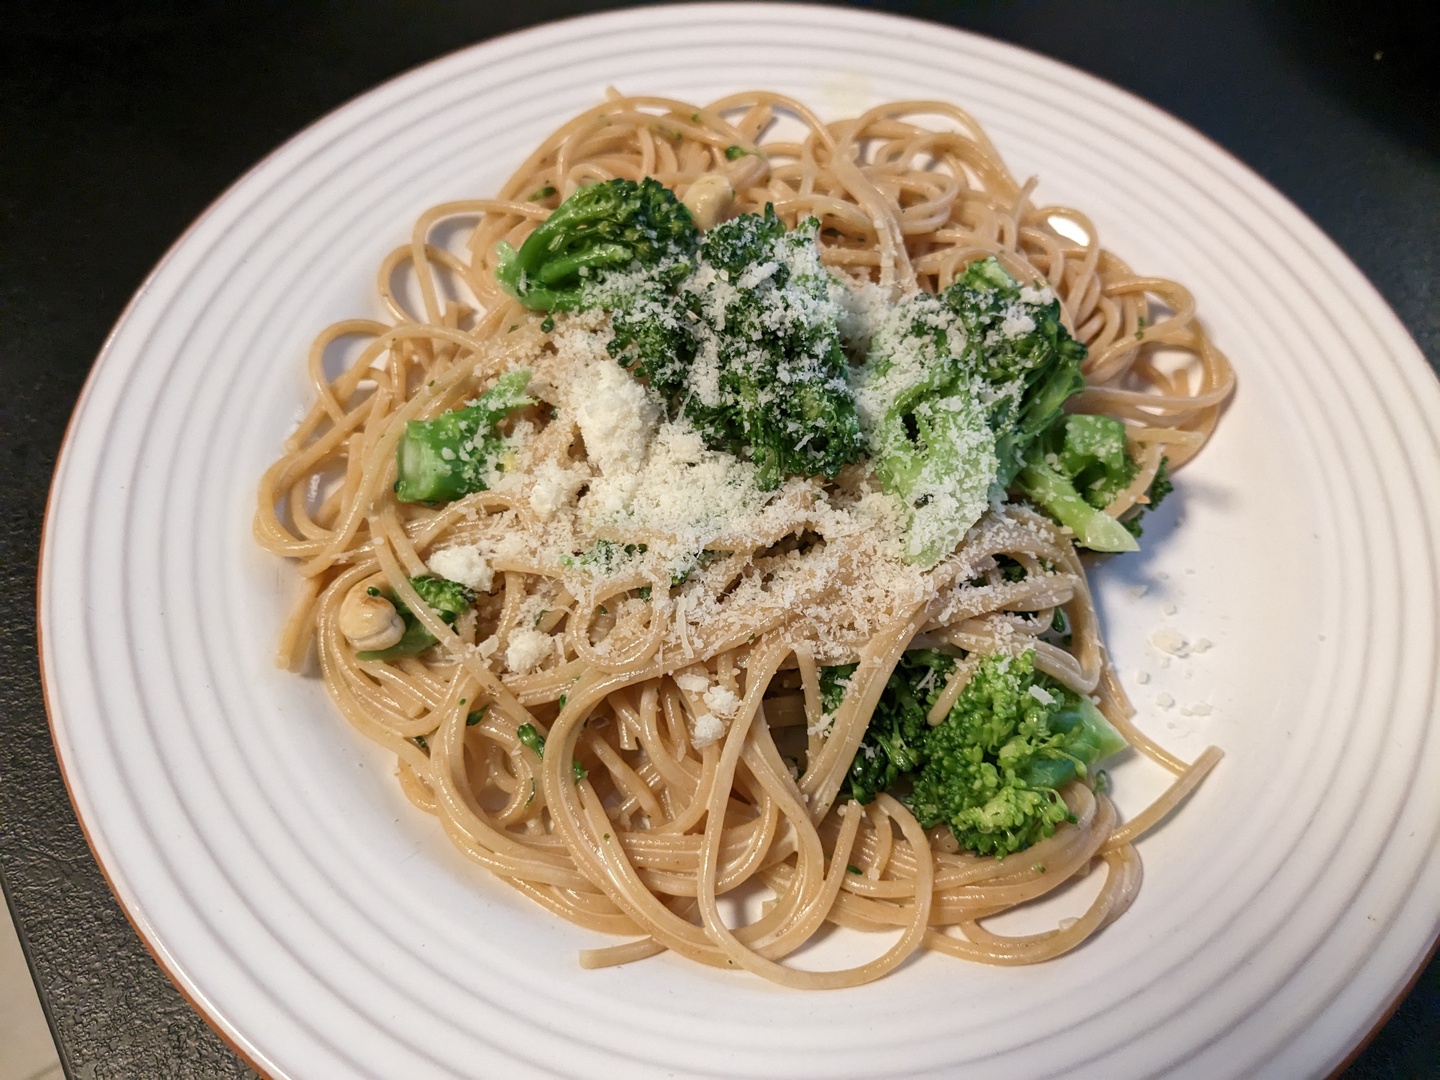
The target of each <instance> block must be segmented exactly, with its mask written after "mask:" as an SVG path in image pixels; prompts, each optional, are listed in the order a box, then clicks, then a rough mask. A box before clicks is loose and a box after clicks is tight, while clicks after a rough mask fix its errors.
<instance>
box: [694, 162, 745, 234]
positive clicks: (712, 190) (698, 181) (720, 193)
mask: <svg viewBox="0 0 1440 1080" xmlns="http://www.w3.org/2000/svg"><path fill="white" fill-rule="evenodd" d="M680 201H681V202H682V203H684V204H685V209H687V210H689V211H690V217H691V218H693V219H694V221H695V227H696V228H697V229H700V230H702V231H703V230H705V229H713V228H714V227H715V225H716V224H717V223H718V222H719V221H720V219H721V218H723V217H725V216H726V215H727V214H729V213H730V207H731V206H733V205H734V203H735V189H734V188H733V187H731V186H730V180H729V178H728V177H726V176H725V175H724V174H723V173H714V172H708V173H701V174H700V175H699V176H697V177H696V178H695V179H694V180H693V181H691V183H690V186H689V187H688V188H686V189H685V195H684V197H683V198H682V199H681V200H680Z"/></svg>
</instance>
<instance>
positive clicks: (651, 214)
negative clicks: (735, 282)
mask: <svg viewBox="0 0 1440 1080" xmlns="http://www.w3.org/2000/svg"><path fill="white" fill-rule="evenodd" d="M698 241H699V231H698V230H697V229H696V228H695V223H694V222H693V221H692V220H691V219H690V211H689V210H687V209H685V206H684V204H682V203H681V202H680V200H679V199H677V198H676V197H675V193H674V192H672V191H671V190H670V189H669V188H667V187H665V186H664V185H662V184H660V183H659V182H658V181H656V180H652V179H651V178H649V177H646V178H645V179H644V180H641V181H640V182H639V183H636V182H635V181H633V180H608V181H606V182H604V183H599V184H591V185H589V186H588V187H582V188H580V189H579V190H578V191H576V192H575V194H573V195H571V196H570V197H569V198H568V199H566V200H565V201H564V202H562V203H561V204H560V205H559V206H558V207H556V208H555V210H554V212H553V213H551V215H550V216H549V217H548V218H546V219H545V221H544V222H543V223H542V224H541V225H540V226H539V227H538V228H536V230H535V231H534V232H532V233H531V234H530V235H529V236H528V237H526V238H525V242H524V243H523V244H521V245H520V249H519V250H518V251H517V250H515V248H513V247H511V246H510V245H509V244H506V243H503V242H502V243H501V244H500V246H499V249H498V250H499V256H500V258H499V264H498V265H497V266H496V268H495V277H496V279H497V280H498V281H499V282H500V285H501V287H502V288H504V289H505V291H506V292H508V293H510V295H511V296H513V297H515V299H517V300H519V301H520V303H522V304H524V305H525V306H526V307H528V308H533V309H535V310H537V311H571V310H575V309H577V308H581V307H590V306H596V305H595V303H594V302H593V300H592V298H591V297H589V296H588V295H587V293H588V292H589V290H590V288H591V287H592V286H593V285H595V284H596V283H597V281H599V280H600V279H601V278H603V277H604V276H605V275H606V274H608V273H610V272H612V271H617V270H618V271H627V270H631V269H633V268H637V267H638V268H640V269H644V270H650V271H653V272H655V273H657V274H658V275H659V276H661V277H667V276H668V277H670V278H671V280H672V283H673V280H678V278H679V277H682V276H684V275H685V274H686V273H688V272H689V269H690V261H689V260H690V257H691V256H692V255H693V254H694V251H695V247H696V244H697V243H698Z"/></svg>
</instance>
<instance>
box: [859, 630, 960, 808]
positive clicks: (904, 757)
mask: <svg viewBox="0 0 1440 1080" xmlns="http://www.w3.org/2000/svg"><path fill="white" fill-rule="evenodd" d="M954 668H955V661H954V660H952V659H951V658H950V657H948V656H946V655H945V654H944V653H941V652H935V651H934V650H931V649H913V650H911V651H909V652H907V653H905V654H904V655H903V656H901V658H900V662H899V663H898V664H897V665H896V666H895V670H894V671H893V672H891V674H890V680H889V682H887V683H886V684H885V690H884V692H883V693H882V694H881V696H880V701H879V703H878V704H877V705H876V706H875V711H874V713H873V714H871V717H870V725H869V727H868V728H867V729H866V731H865V738H864V740H863V741H862V742H861V743H860V748H859V750H858V751H856V754H855V758H854V760H853V761H851V762H850V772H849V785H850V796H851V798H853V799H854V800H855V801H856V802H858V803H868V802H872V801H873V800H874V798H875V796H876V795H877V794H879V793H880V792H882V791H888V790H890V789H891V788H892V787H894V786H895V783H896V781H897V780H899V779H900V777H902V776H908V775H910V774H912V773H914V772H915V770H916V769H918V768H920V766H921V765H923V764H924V762H925V759H926V756H927V750H926V747H927V744H928V742H929V738H930V724H929V722H928V721H927V720H926V715H927V714H928V713H929V711H930V706H931V705H932V704H933V703H934V700H935V698H936V696H937V695H938V694H939V693H940V689H941V687H943V686H944V685H945V679H946V677H947V676H948V675H949V674H950V672H951V671H953V670H954Z"/></svg>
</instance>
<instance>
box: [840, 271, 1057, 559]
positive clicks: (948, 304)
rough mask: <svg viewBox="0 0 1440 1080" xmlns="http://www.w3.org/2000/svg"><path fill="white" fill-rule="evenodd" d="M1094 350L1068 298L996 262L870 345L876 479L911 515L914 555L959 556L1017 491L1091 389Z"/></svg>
mask: <svg viewBox="0 0 1440 1080" xmlns="http://www.w3.org/2000/svg"><path fill="white" fill-rule="evenodd" d="M1084 358H1085V346H1083V345H1081V344H1080V343H1079V342H1078V341H1076V340H1074V339H1073V338H1072V337H1070V335H1069V334H1068V333H1067V332H1066V330H1065V328H1064V326H1063V325H1061V322H1060V304H1059V301H1057V300H1054V299H1051V300H1044V299H1043V297H1042V295H1041V294H1039V293H1034V292H1033V291H1031V290H1025V289H1022V288H1021V287H1020V285H1019V283H1018V282H1016V281H1015V279H1014V278H1012V277H1011V276H1010V275H1009V273H1008V272H1006V270H1005V268H1004V267H1002V266H1001V265H1000V264H999V263H998V262H996V261H995V260H994V259H984V260H981V261H980V262H977V263H974V264H972V265H971V266H969V267H968V268H967V269H966V270H965V272H964V273H963V274H962V275H961V276H960V277H959V279H957V280H956V281H955V283H954V284H953V285H951V286H950V287H949V288H948V289H946V290H945V291H944V292H943V293H941V294H940V295H939V296H928V295H924V294H918V295H915V296H911V297H908V298H906V299H905V300H904V301H902V302H901V303H900V304H899V305H897V306H896V307H895V308H894V309H892V311H891V313H890V315H889V316H888V317H887V318H886V320H885V323H884V324H883V325H882V326H881V327H880V329H879V330H878V331H877V333H876V334H875V337H874V340H873V341H872V342H871V346H870V353H869V356H868V358H867V361H866V364H865V367H864V369H863V371H862V373H861V377H860V392H859V397H860V401H861V407H862V413H863V415H864V418H865V421H866V426H867V428H868V429H869V432H870V435H871V441H872V446H873V460H874V465H875V470H876V474H877V475H878V476H879V478H880V482H881V484H882V485H884V487H885V489H886V490H887V491H890V492H893V493H895V494H897V495H899V496H900V497H902V498H903V499H905V500H906V502H907V503H908V504H909V505H910V507H911V512H912V519H911V523H910V529H909V536H908V541H907V555H908V557H909V558H910V559H912V560H913V561H915V562H918V563H921V564H931V563H934V562H936V561H937V560H939V559H940V558H942V557H943V556H944V555H945V554H946V553H947V552H949V551H951V550H953V549H954V548H955V546H956V545H957V544H958V543H959V542H960V540H961V538H963V536H964V535H965V532H966V530H967V529H969V528H970V526H971V525H973V524H974V523H975V521H976V520H977V519H978V518H979V517H980V515H981V514H982V513H983V512H984V510H985V507H986V506H987V504H988V502H989V497H990V494H991V493H992V491H998V490H1001V489H1004V488H1006V487H1008V486H1009V485H1010V484H1011V483H1012V482H1013V481H1014V479H1015V477H1016V476H1017V474H1018V473H1019V472H1020V469H1021V467H1022V465H1023V462H1024V457H1025V454H1026V452H1027V450H1029V448H1030V447H1031V445H1032V444H1033V443H1034V442H1035V440H1036V439H1037V438H1038V437H1039V435H1040V433H1041V432H1042V431H1044V430H1045V428H1046V427H1047V426H1048V425H1049V424H1051V423H1053V422H1054V420H1055V418H1056V417H1057V416H1059V415H1061V408H1062V406H1063V405H1064V403H1065V401H1066V399H1067V398H1069V397H1070V395H1072V394H1074V393H1075V392H1077V391H1078V390H1080V389H1082V388H1083V387H1084V379H1083V378H1082V376H1081V374H1080V364H1081V362H1082V361H1083V360H1084Z"/></svg>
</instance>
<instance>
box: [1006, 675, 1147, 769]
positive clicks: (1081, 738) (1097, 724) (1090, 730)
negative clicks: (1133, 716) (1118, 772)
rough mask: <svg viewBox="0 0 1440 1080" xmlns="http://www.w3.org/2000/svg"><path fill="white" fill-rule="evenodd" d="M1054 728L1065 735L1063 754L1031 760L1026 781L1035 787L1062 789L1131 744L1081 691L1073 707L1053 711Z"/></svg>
mask: <svg viewBox="0 0 1440 1080" xmlns="http://www.w3.org/2000/svg"><path fill="white" fill-rule="evenodd" d="M1050 729H1051V730H1052V731H1057V732H1060V733H1061V734H1062V735H1064V736H1065V748H1064V751H1063V753H1062V755H1061V756H1059V757H1053V758H1040V759H1037V760H1035V761H1032V762H1031V763H1030V766H1029V768H1028V769H1026V771H1025V782H1026V783H1027V784H1029V785H1030V786H1031V787H1035V788H1041V787H1047V788H1058V787H1059V786H1060V785H1061V784H1068V783H1069V782H1070V781H1071V780H1080V779H1084V777H1085V776H1086V775H1087V773H1088V771H1089V767H1090V766H1091V765H1093V764H1095V763H1096V762H1097V761H1103V760H1104V759H1105V758H1108V757H1110V756H1112V755H1114V754H1118V753H1119V752H1120V751H1121V750H1124V749H1125V748H1126V747H1127V746H1129V745H1130V744H1129V743H1127V742H1126V741H1125V736H1123V735H1121V734H1120V732H1118V731H1116V730H1115V727H1114V725H1112V724H1111V723H1110V721H1109V720H1108V719H1106V717H1105V714H1104V713H1102V712H1101V711H1100V710H1099V708H1098V707H1097V706H1096V705H1095V703H1094V702H1093V701H1091V700H1090V699H1089V698H1087V697H1083V696H1081V695H1078V694H1077V695H1075V703H1074V704H1073V705H1072V706H1070V707H1069V708H1065V709H1061V710H1060V711H1059V712H1056V713H1052V714H1051V716H1050Z"/></svg>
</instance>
